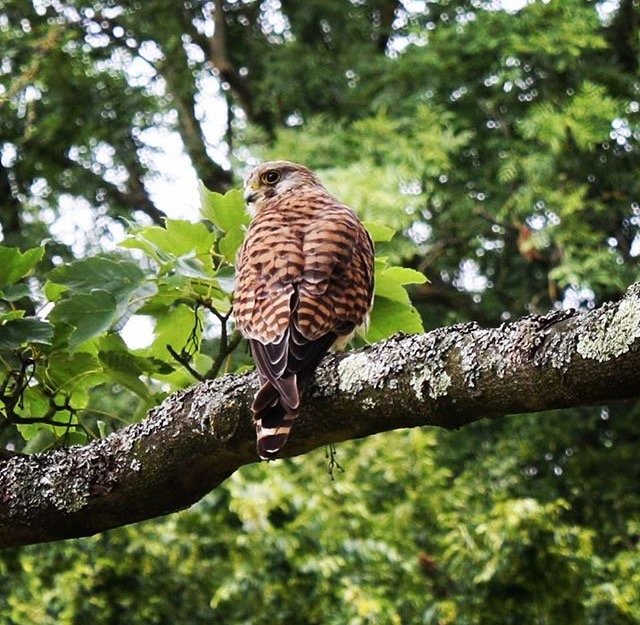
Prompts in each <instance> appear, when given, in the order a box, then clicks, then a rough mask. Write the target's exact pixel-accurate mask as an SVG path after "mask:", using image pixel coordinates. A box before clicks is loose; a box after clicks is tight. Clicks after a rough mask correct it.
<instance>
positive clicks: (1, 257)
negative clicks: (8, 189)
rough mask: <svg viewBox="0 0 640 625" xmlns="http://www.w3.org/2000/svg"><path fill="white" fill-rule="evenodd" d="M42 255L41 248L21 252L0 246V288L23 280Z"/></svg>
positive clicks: (13, 248) (15, 248) (42, 250)
mask: <svg viewBox="0 0 640 625" xmlns="http://www.w3.org/2000/svg"><path fill="white" fill-rule="evenodd" d="M0 210H1V209H0ZM43 254H44V248H43V247H34V248H32V249H30V250H27V251H26V252H21V251H20V250H19V249H18V248H17V247H4V246H2V245H0V288H3V287H4V286H6V285H7V284H14V283H15V282H17V281H18V280H20V278H24V277H25V276H26V275H27V274H28V273H29V272H30V271H31V270H32V269H33V267H35V265H37V264H38V262H39V261H40V260H41V258H42V256H43Z"/></svg>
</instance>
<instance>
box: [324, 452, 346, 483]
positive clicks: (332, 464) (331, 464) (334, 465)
mask: <svg viewBox="0 0 640 625" xmlns="http://www.w3.org/2000/svg"><path fill="white" fill-rule="evenodd" d="M336 455H337V451H336V445H335V443H329V444H328V445H327V447H326V451H325V458H326V459H327V460H328V466H327V472H328V473H329V477H330V478H331V481H332V482H335V481H336V477H335V475H334V473H335V471H336V469H337V470H338V471H340V473H344V468H343V467H342V465H341V464H340V463H339V462H338V461H337V460H336Z"/></svg>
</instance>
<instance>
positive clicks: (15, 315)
mask: <svg viewBox="0 0 640 625" xmlns="http://www.w3.org/2000/svg"><path fill="white" fill-rule="evenodd" d="M24 313H25V311H24V310H7V312H1V313H0V322H4V323H6V322H7V321H13V320H14V319H22V318H23V317H24Z"/></svg>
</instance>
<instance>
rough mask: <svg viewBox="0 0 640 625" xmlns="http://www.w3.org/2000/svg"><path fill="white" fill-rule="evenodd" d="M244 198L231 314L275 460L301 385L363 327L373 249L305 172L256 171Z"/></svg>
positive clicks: (268, 167) (260, 427)
mask: <svg viewBox="0 0 640 625" xmlns="http://www.w3.org/2000/svg"><path fill="white" fill-rule="evenodd" d="M245 197H246V199H247V203H248V206H249V209H250V210H252V212H253V213H254V218H253V221H252V222H251V226H250V227H249V231H248V233H247V237H246V239H245V242H244V245H243V246H242V248H241V249H240V252H239V254H238V263H237V280H236V291H235V296H234V305H233V311H234V317H235V322H236V325H237V327H238V329H239V330H240V332H242V334H243V335H244V336H245V337H247V338H248V339H249V342H250V344H251V351H252V353H253V357H254V361H255V363H256V367H257V368H258V372H259V374H260V380H261V383H262V386H261V388H260V390H259V391H258V393H257V394H256V397H255V400H254V403H253V406H252V408H253V411H254V419H255V422H256V431H257V439H258V453H259V454H260V456H261V457H263V458H272V457H274V456H275V455H276V454H277V452H278V451H279V450H280V449H281V448H282V447H283V445H284V444H285V442H286V440H287V437H288V435H289V431H290V430H291V427H292V425H293V421H294V420H295V417H296V416H297V412H298V407H299V403H300V389H301V385H302V383H303V382H304V380H305V378H307V377H308V376H309V375H310V374H311V373H312V372H313V370H314V369H315V368H316V367H317V365H318V363H319V362H320V360H321V358H322V356H323V355H324V354H325V353H326V351H327V350H328V349H329V348H330V347H331V346H332V345H333V343H334V342H335V341H336V339H338V338H339V337H346V336H348V335H350V334H351V333H352V332H353V331H354V329H355V328H357V327H358V326H360V325H362V324H363V323H364V322H365V321H366V318H367V314H368V311H369V308H370V305H371V299H372V295H373V244H372V243H371V239H370V238H369V235H368V234H367V232H366V230H365V229H364V227H363V226H362V224H361V223H360V221H359V220H358V218H357V217H356V215H355V214H354V213H353V211H352V210H351V209H349V208H348V207H346V206H344V205H343V204H341V203H340V202H338V201H337V200H336V199H335V198H334V197H332V196H331V195H330V194H329V193H328V191H327V190H326V189H325V188H324V187H323V186H322V184H321V183H320V182H319V180H318V179H317V177H316V176H315V175H314V174H313V173H312V172H311V171H310V170H308V169H307V168H305V167H303V166H301V165H296V164H295V163H289V162H287V161H274V162H270V163H264V164H263V165H260V166H259V167H257V168H256V169H255V170H254V171H253V172H252V173H251V174H250V176H249V178H248V179H247V182H246V185H245Z"/></svg>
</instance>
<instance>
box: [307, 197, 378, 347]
mask: <svg viewBox="0 0 640 625" xmlns="http://www.w3.org/2000/svg"><path fill="white" fill-rule="evenodd" d="M303 253H304V261H305V264H304V270H303V274H302V280H301V283H300V287H299V296H298V306H297V309H296V311H295V313H294V325H295V327H296V328H297V329H298V330H299V332H300V334H301V335H302V336H303V337H305V338H306V339H308V340H309V341H312V340H315V339H316V338H319V337H321V336H323V335H324V334H326V333H327V332H334V333H335V334H336V335H339V336H343V335H348V334H350V333H351V332H352V331H353V330H354V328H356V327H358V326H360V325H361V324H362V323H364V322H365V321H366V318H367V314H368V312H369V309H370V307H371V298H372V295H373V257H374V253H373V243H372V242H371V239H370V237H369V235H368V233H367V231H366V230H365V229H364V227H363V226H362V224H361V223H360V222H359V221H358V219H357V217H356V216H355V215H354V214H353V213H352V212H351V210H350V209H348V208H346V207H342V206H338V207H337V209H336V210H335V211H334V212H330V213H328V215H327V219H326V220H324V221H322V222H321V223H319V224H316V225H314V228H313V230H312V231H311V232H309V233H308V234H307V236H306V237H305V240H304V247H303Z"/></svg>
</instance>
